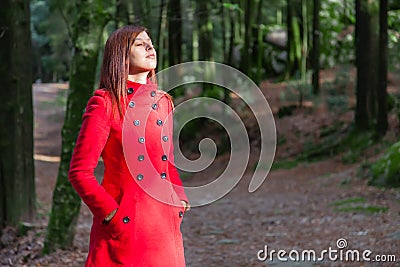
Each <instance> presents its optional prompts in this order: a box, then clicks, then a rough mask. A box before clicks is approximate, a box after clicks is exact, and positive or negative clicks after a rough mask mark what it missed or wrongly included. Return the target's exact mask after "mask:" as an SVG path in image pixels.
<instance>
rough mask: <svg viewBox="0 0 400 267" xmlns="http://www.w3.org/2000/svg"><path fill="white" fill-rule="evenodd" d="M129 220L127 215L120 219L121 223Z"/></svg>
mask: <svg viewBox="0 0 400 267" xmlns="http://www.w3.org/2000/svg"><path fill="white" fill-rule="evenodd" d="M129 220H130V219H129V217H128V216H126V217H124V218H123V219H122V222H123V223H128V222H129Z"/></svg>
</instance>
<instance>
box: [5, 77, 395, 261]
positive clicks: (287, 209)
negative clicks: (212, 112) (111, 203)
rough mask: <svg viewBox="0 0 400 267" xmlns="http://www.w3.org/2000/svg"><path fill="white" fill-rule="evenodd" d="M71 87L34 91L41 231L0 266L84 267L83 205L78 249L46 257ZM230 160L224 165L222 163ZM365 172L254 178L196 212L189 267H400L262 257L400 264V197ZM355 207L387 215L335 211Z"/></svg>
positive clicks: (323, 165)
mask: <svg viewBox="0 0 400 267" xmlns="http://www.w3.org/2000/svg"><path fill="white" fill-rule="evenodd" d="M66 87H67V86H66V85H63V84H61V85H60V84H38V85H34V108H35V168H36V170H35V171H36V182H37V183H36V185H37V188H36V191H37V199H38V207H39V227H38V229H37V230H36V232H34V233H30V235H28V238H25V239H23V240H22V239H21V238H19V239H18V238H15V239H14V243H13V244H14V248H13V249H11V248H7V247H6V248H3V249H2V250H1V254H0V266H11V264H10V263H12V266H83V263H84V260H85V256H86V252H87V247H88V236H89V230H90V225H91V215H90V213H89V211H88V209H87V208H86V207H85V206H84V205H83V206H82V209H81V214H80V218H79V222H78V228H77V233H76V237H75V242H74V247H73V248H71V250H68V251H56V252H55V253H53V254H50V255H48V256H42V255H40V253H39V251H40V247H41V246H42V244H43V239H44V235H45V225H46V223H47V219H48V212H49V208H50V205H51V199H52V192H53V188H54V184H55V181H56V175H57V169H58V163H59V155H60V144H61V137H60V129H61V126H62V121H63V116H64V113H63V106H64V105H63V102H62V101H63V99H64V96H65V94H66ZM223 160H224V159H223V158H219V159H218V158H217V161H223ZM216 165H218V164H216ZM213 171H215V170H213V169H210V170H207V171H206V172H203V173H201V174H195V175H194V176H192V177H190V178H189V179H187V180H185V179H183V180H184V183H185V184H186V185H190V184H193V183H196V182H198V181H202V179H204V177H202V176H206V175H207V172H210V173H212V172H213ZM358 171H359V165H356V164H353V165H351V164H347V165H345V164H343V163H341V161H340V159H338V158H337V157H334V158H331V159H328V160H323V161H319V162H315V163H303V164H300V165H298V166H297V167H295V168H292V169H280V170H275V171H272V172H270V174H269V176H268V178H267V180H266V181H265V182H264V184H263V185H262V186H261V187H260V188H259V189H258V190H257V191H256V192H254V193H249V192H248V191H247V187H248V183H249V175H247V176H246V177H244V179H242V180H241V181H240V183H239V184H238V185H237V186H236V187H235V188H234V189H233V190H232V191H231V192H230V193H229V194H228V195H227V196H225V197H224V198H222V199H220V200H218V201H217V202H215V203H212V204H210V205H207V206H204V207H197V208H193V209H192V210H191V211H190V212H188V213H187V214H186V215H185V218H184V221H183V223H182V232H183V236H184V244H185V256H186V261H187V266H188V267H203V266H205V267H208V266H210V267H211V266H218V267H224V266H234V267H235V266H400V264H399V262H397V263H393V262H391V263H382V262H380V263H377V262H374V263H373V262H369V263H367V262H354V261H353V262H350V261H345V260H342V261H340V260H336V261H335V260H330V259H329V258H328V255H325V257H324V259H323V260H322V261H320V262H310V261H308V262H307V261H306V262H293V261H292V262H290V261H289V262H283V261H279V260H278V259H277V258H276V257H277V254H276V253H275V254H272V255H273V260H272V261H270V260H266V261H262V260H259V259H258V257H257V254H258V255H259V256H261V257H262V256H265V253H264V251H266V248H267V251H268V252H269V253H270V252H271V251H272V250H275V251H278V250H285V251H286V252H290V251H293V250H297V251H298V252H300V254H301V252H302V251H304V250H315V251H316V253H317V256H318V255H319V253H320V252H321V251H322V250H324V249H326V250H328V249H329V248H330V247H331V248H332V249H338V247H337V245H338V244H337V240H339V239H345V241H347V246H346V247H345V248H343V250H342V251H345V250H349V249H351V250H359V251H361V252H362V251H364V250H371V251H372V254H371V258H373V257H374V256H375V255H395V256H396V258H397V261H400V229H399V228H400V227H399V226H400V191H399V190H383V189H378V188H375V187H369V186H367V185H366V181H365V180H362V179H360V178H357V176H356V174H357V172H358ZM351 199H353V200H354V202H357V201H358V202H360V203H358V204H360V205H363V206H364V207H365V206H371V207H372V206H377V207H385V208H387V211H386V212H371V213H368V212H357V211H353V212H345V211H342V212H340V211H337V210H335V209H336V208H338V207H339V208H340V207H344V206H342V204H343V205H344V204H345V203H341V204H340V202H338V201H341V200H351ZM334 203H336V205H335V204H334ZM350 204H351V203H350ZM353 204H354V203H353ZM356 204H357V203H356ZM3 236H4V235H3ZM342 241H344V240H342ZM29 242H30V243H29ZM3 243H4V242H3ZM26 243H29V244H31V248H30V251H29V249H27V248H26V245H25V246H24V245H23V244H26ZM10 244H11V242H10ZM35 244H36V245H35ZM27 250H28V251H27ZM260 250H264V251H263V252H262V253H261V252H259V251H260ZM293 253H294V252H293ZM20 254H23V255H25V256H24V257H22V256H21V255H20ZM18 255H19V256H18ZM292 255H294V254H292ZM23 262H25V263H24V264H23ZM166 267H169V266H166Z"/></svg>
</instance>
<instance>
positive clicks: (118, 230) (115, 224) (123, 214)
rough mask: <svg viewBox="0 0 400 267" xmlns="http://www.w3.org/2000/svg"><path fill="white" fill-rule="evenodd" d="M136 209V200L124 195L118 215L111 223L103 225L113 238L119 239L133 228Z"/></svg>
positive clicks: (116, 214)
mask: <svg viewBox="0 0 400 267" xmlns="http://www.w3.org/2000/svg"><path fill="white" fill-rule="evenodd" d="M135 207H136V201H135V200H134V198H133V197H132V196H130V195H129V194H127V193H125V194H123V196H122V198H121V202H120V204H119V206H118V210H117V213H115V215H114V217H113V218H112V220H111V221H110V222H109V223H107V224H103V225H102V226H103V228H104V230H105V231H106V232H107V233H108V234H109V235H110V236H111V238H113V239H117V238H118V237H119V236H120V235H121V234H122V233H123V232H125V231H126V230H127V229H128V228H130V227H131V224H133V223H134V217H135Z"/></svg>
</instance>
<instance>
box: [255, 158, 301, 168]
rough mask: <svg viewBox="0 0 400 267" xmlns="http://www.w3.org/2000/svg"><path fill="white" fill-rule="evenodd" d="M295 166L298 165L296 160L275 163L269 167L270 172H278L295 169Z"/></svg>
mask: <svg viewBox="0 0 400 267" xmlns="http://www.w3.org/2000/svg"><path fill="white" fill-rule="evenodd" d="M297 165H299V161H298V160H281V161H275V162H274V163H273V164H272V166H271V170H279V169H287V170H288V169H292V168H295V167H297ZM261 167H262V166H261Z"/></svg>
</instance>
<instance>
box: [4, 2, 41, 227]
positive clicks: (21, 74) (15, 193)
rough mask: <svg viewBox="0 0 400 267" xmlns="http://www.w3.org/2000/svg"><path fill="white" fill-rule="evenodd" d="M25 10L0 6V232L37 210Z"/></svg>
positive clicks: (15, 4) (27, 14) (8, 4)
mask: <svg viewBox="0 0 400 267" xmlns="http://www.w3.org/2000/svg"><path fill="white" fill-rule="evenodd" d="M31 51H32V49H31V31H30V9H29V1H27V0H2V1H1V2H0V60H1V65H0V86H1V88H0V99H1V101H2V104H1V105H0V113H1V116H0V125H1V129H0V188H1V189H0V192H1V193H0V229H2V228H3V227H4V226H6V225H13V226H15V225H17V224H18V223H19V222H20V221H32V220H33V219H34V215H35V212H36V209H35V204H36V195H35V179H34V177H35V176H34V162H33V107H32V65H31V58H32V55H31Z"/></svg>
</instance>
